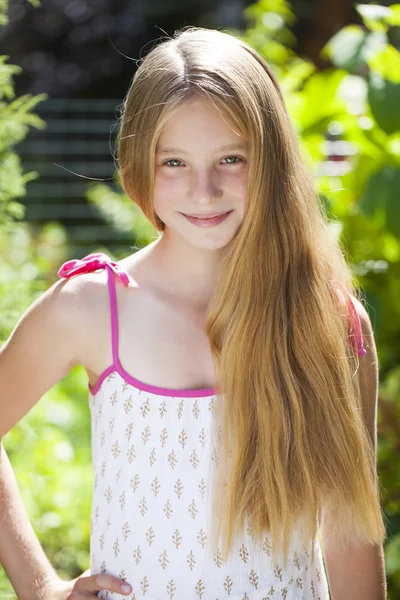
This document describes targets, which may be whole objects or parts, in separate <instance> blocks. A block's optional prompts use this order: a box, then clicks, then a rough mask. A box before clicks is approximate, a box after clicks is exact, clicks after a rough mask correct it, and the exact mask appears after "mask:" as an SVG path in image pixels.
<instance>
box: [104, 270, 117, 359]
mask: <svg viewBox="0 0 400 600" xmlns="http://www.w3.org/2000/svg"><path fill="white" fill-rule="evenodd" d="M107 266H109V265H107ZM107 284H108V293H109V297H110V312H111V346H112V357H113V364H114V365H118V363H119V359H118V306H117V292H116V289H115V279H114V273H113V271H112V269H111V268H109V269H107Z"/></svg>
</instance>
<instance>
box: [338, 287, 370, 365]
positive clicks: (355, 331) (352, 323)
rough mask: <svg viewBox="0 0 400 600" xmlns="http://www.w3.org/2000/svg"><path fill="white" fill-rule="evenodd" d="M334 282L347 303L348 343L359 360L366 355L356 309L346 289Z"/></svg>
mask: <svg viewBox="0 0 400 600" xmlns="http://www.w3.org/2000/svg"><path fill="white" fill-rule="evenodd" d="M334 281H335V283H336V284H338V286H339V287H340V289H341V290H342V291H343V292H344V294H345V298H346V301H347V309H348V313H349V328H348V332H349V336H350V343H351V345H352V347H353V349H354V350H355V352H357V355H358V356H359V357H360V358H361V357H362V356H364V355H365V354H366V353H367V351H366V349H365V347H364V341H363V335H362V328H361V321H360V317H359V316H358V312H357V309H356V307H355V305H354V302H353V300H352V298H351V294H350V293H349V291H348V290H347V288H346V287H345V286H344V285H343V283H342V282H341V281H339V280H338V279H334Z"/></svg>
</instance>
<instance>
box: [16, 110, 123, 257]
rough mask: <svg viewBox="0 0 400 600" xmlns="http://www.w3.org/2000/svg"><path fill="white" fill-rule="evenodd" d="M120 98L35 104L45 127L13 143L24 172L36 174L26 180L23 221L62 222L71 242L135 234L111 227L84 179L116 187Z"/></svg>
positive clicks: (108, 240) (96, 241)
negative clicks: (19, 141) (91, 195)
mask: <svg viewBox="0 0 400 600" xmlns="http://www.w3.org/2000/svg"><path fill="white" fill-rule="evenodd" d="M121 102H122V100H120V99H100V100H97V99H48V100H46V101H44V102H41V103H40V104H38V105H37V107H36V108H35V113H37V114H38V115H39V116H40V117H42V118H43V119H44V121H45V122H46V124H47V127H46V128H45V129H43V130H37V129H31V131H30V133H29V135H28V137H27V139H26V140H24V141H23V142H21V143H20V144H18V146H17V151H18V153H19V155H20V157H21V162H22V166H23V169H24V171H37V173H38V178H37V179H36V180H34V181H30V182H29V183H28V184H27V195H26V197H25V198H24V199H23V203H24V204H25V206H26V216H25V218H26V220H27V221H29V222H30V223H32V224H36V225H42V224H45V223H48V222H50V221H58V222H60V223H62V224H63V225H64V226H65V227H66V229H67V234H68V238H69V240H70V242H71V245H72V246H74V247H79V246H84V247H88V246H93V244H99V245H101V244H105V245H106V244H107V245H110V244H111V245H112V246H115V245H119V243H121V244H123V245H126V242H127V241H129V240H132V239H133V237H134V236H133V233H132V234H130V233H124V232H121V231H116V230H115V229H113V227H112V226H110V224H109V223H107V222H106V221H105V220H104V218H103V217H102V215H101V213H100V211H99V209H98V208H97V207H96V206H94V205H93V204H92V203H90V202H89V201H88V200H87V198H86V192H87V190H88V187H89V185H90V183H92V180H90V179H88V178H96V179H100V180H105V181H104V183H107V185H109V186H110V187H111V188H112V189H114V190H116V191H121V187H120V185H119V184H118V183H117V182H116V181H115V174H116V165H115V161H114V158H113V153H115V139H116V134H117V131H118V117H119V116H120V115H119V106H120V104H121ZM71 171H72V172H71ZM113 178H114V181H113V180H112V179H113Z"/></svg>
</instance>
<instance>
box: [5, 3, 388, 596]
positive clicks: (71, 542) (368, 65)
mask: <svg viewBox="0 0 400 600" xmlns="http://www.w3.org/2000/svg"><path fill="white" fill-rule="evenodd" d="M356 8H357V10H358V12H359V14H360V17H361V19H362V25H348V26H346V27H344V28H343V29H342V30H341V31H339V32H338V33H337V34H336V35H335V36H334V37H333V38H332V39H331V40H329V42H328V43H327V44H326V46H325V47H324V49H323V50H322V55H323V56H324V57H325V58H327V59H328V60H329V61H330V63H331V66H330V67H328V68H327V69H325V70H323V71H317V69H316V67H315V65H313V64H312V63H311V62H310V61H307V60H304V59H303V58H301V57H299V56H298V55H297V54H296V50H295V46H296V40H295V37H294V36H293V33H292V32H291V30H290V28H291V27H292V26H293V24H294V22H295V16H294V14H293V10H292V7H291V5H290V3H289V2H287V1H285V0H260V1H259V2H256V3H255V4H253V5H251V6H249V7H248V8H246V10H245V12H244V15H245V18H246V19H247V22H248V25H247V27H246V30H245V31H235V30H232V29H231V32H232V33H233V34H234V35H237V36H238V37H241V38H242V39H244V40H245V41H247V42H248V43H250V44H251V45H252V46H253V47H255V48H256V49H257V50H258V51H259V52H260V53H261V54H262V55H263V56H264V57H265V58H266V59H267V60H268V62H269V63H270V64H271V66H272V67H273V69H274V71H275V73H276V74H277V76H278V79H279V82H280V86H281V88H282V90H283V93H284V96H285V100H286V104H287V107H288V110H289V113H290V116H291V119H292V122H293V124H294V127H295V129H296V133H297V136H298V139H299V142H300V143H301V147H302V151H303V153H304V158H305V160H306V161H307V162H308V164H309V166H310V169H312V170H313V171H314V172H315V175H316V177H315V183H316V191H317V193H318V195H319V197H320V199H321V202H322V203H323V205H324V207H325V210H326V212H327V215H328V217H329V220H330V226H331V227H332V230H333V232H334V233H335V235H336V236H337V238H338V240H339V241H340V243H341V245H342V247H343V250H344V252H345V253H346V255H347V256H348V259H349V261H350V263H351V266H352V268H353V272H354V277H355V279H357V281H358V284H359V286H360V289H361V290H362V291H363V294H364V295H365V300H366V302H365V303H366V306H367V308H368V311H369V313H370V316H371V320H372V323H373V327H374V332H375V337H376V341H377V348H378V354H379V362H380V389H379V412H378V432H379V447H378V470H379V476H380V480H381V487H382V502H383V504H384V507H385V511H386V514H387V517H388V526H389V527H388V529H389V536H388V540H387V543H386V545H385V559H386V570H387V575H388V595H389V600H390V598H392V600H395V599H396V598H399V597H400V564H399V563H400V560H399V559H400V482H399V478H398V470H399V459H398V456H399V453H400V447H399V440H400V399H399V398H400V369H399V354H400V345H399V339H400V331H399V330H400V303H398V302H397V298H398V297H399V296H400V277H399V263H400V242H399V232H400V204H399V202H398V200H397V198H398V195H399V194H398V191H399V185H400V176H399V169H400V164H399V163H400V131H399V129H400V123H399V112H398V106H400V102H399V97H400V96H399V86H400V81H399V72H400V70H399V69H398V65H399V49H398V47H397V42H396V39H398V37H399V36H398V31H399V30H398V28H399V26H400V5H399V4H396V5H392V6H389V7H382V6H379V5H372V4H369V5H362V4H359V5H356ZM0 22H1V21H0ZM0 64H1V65H2V66H1V68H0V71H2V70H3V68H4V69H6V70H7V68H10V67H11V68H12V66H10V65H6V64H5V61H2V62H1V63H0ZM8 73H9V75H8V79H7V77H5V76H4V75H2V74H1V73H0V87H1V88H3V85H5V87H7V85H11V86H12V81H11V79H12V71H8ZM3 81H4V82H5V83H4V84H3V83H2V82H3ZM7 81H8V84H7ZM2 98H8V99H11V100H12V98H13V96H12V95H11V96H7V95H6V94H4V92H3V95H2ZM0 99H1V98H0ZM25 102H26V105H29V100H28V99H26V101H25ZM3 104H5V103H4V102H3V103H2V104H0V113H1V114H0V118H3V114H6V113H4V112H3ZM22 105H24V102H23V103H22ZM32 108H33V105H31V106H30V108H29V109H28V110H31V109H32ZM4 110H6V108H4ZM12 110H14V111H15V110H17V111H18V103H16V104H14V108H13V109H12ZM7 114H8V117H7V119H11V120H12V116H13V113H12V111H11V112H10V111H9V112H8V113H7ZM21 116H22V115H21ZM23 125H24V123H23V122H22V123H21V122H19V123H18V119H17V124H15V125H14V126H10V127H11V130H13V127H14V128H15V129H14V130H15V131H19V136H21V135H22V137H23V135H24V133H23V130H22V129H21V127H23ZM32 125H33V126H35V124H34V123H33V122H25V126H26V128H27V127H29V126H32ZM25 134H26V130H25ZM2 137H3V136H2V133H0V144H1V143H2V142H1V139H2ZM8 139H10V138H8ZM14 139H15V141H14V144H15V143H16V141H17V140H18V136H17V137H16V138H14ZM19 139H22V138H21V137H20V138H19ZM332 142H334V143H332ZM335 144H336V145H335ZM11 146H12V144H11V145H10V146H9V151H10V152H12V147H11ZM0 148H1V146H0ZM336 148H338V149H336ZM6 151H7V150H6ZM13 161H14V162H13ZM8 164H9V165H11V167H10V166H9V169H10V168H11V169H13V166H14V171H12V173H13V175H12V177H10V171H8V173H7V177H8V180H7V181H6V182H5V183H3V177H4V170H2V167H1V166H0V198H1V196H2V194H3V193H4V195H5V196H4V197H5V198H6V199H5V200H4V202H3V201H1V200H0V204H1V208H0V224H2V221H3V219H4V220H5V221H6V220H7V219H9V222H10V223H12V227H13V232H12V237H10V238H7V239H8V240H9V241H7V239H6V237H5V234H4V233H3V232H4V229H3V227H1V230H0V231H1V232H0V254H1V256H2V257H5V260H4V261H2V264H1V265H0V291H1V292H3V294H2V302H3V304H2V305H1V307H2V308H3V311H2V313H1V314H2V315H3V316H2V317H0V334H1V338H2V339H3V340H4V339H5V338H6V337H7V335H8V333H9V332H10V329H11V327H12V326H13V325H14V324H15V322H16V320H17V318H18V316H19V315H20V314H21V313H22V310H23V309H25V308H26V307H27V306H28V305H29V304H30V302H31V301H32V299H33V297H34V294H33V292H32V289H33V288H28V287H26V289H27V290H28V289H29V290H30V292H29V294H27V295H26V297H25V298H24V296H23V295H21V294H20V293H19V292H18V285H19V282H20V281H23V282H30V283H32V285H33V284H34V283H35V285H36V286H37V287H36V288H35V290H36V293H37V292H38V290H39V292H41V291H42V290H43V289H44V288H45V287H46V286H47V284H48V283H51V281H52V280H53V279H54V277H53V275H54V271H55V269H56V265H57V266H58V265H59V264H60V262H61V261H62V260H64V258H65V253H66V236H65V233H64V231H63V229H62V227H60V226H59V225H58V224H57V223H51V224H48V226H47V227H46V228H45V229H44V230H42V231H40V232H39V233H38V232H37V231H35V230H32V229H31V228H30V227H29V226H28V225H27V224H26V223H18V224H17V226H15V223H14V221H15V220H17V218H21V217H22V214H23V213H22V208H18V206H15V207H14V208H12V205H11V209H9V208H5V205H6V204H10V203H12V202H15V199H16V198H18V197H22V196H23V194H24V191H25V188H24V184H23V182H24V179H23V177H24V175H23V174H22V172H21V170H20V168H19V171H18V165H19V162H18V159H17V158H14V159H11V160H10V162H9V163H8ZM25 177H26V179H25V182H26V181H28V180H29V177H31V175H29V174H27V175H25ZM9 179H14V180H15V181H14V182H10V181H9ZM21 182H22V183H21ZM3 189H4V190H5V191H4V192H3V191H2V190H3ZM7 189H8V191H7ZM15 191H16V192H15ZM7 194H8V196H7ZM7 198H8V200H7ZM88 199H89V201H90V202H92V203H93V204H95V205H96V206H97V207H98V208H99V209H100V211H101V213H102V215H103V217H104V220H105V221H106V222H108V223H110V224H112V225H113V226H114V227H115V228H116V229H117V230H120V231H126V230H127V228H128V229H132V230H133V231H134V234H135V236H136V239H137V240H138V244H139V246H140V247H143V246H145V245H147V244H148V243H149V242H150V241H152V240H153V239H155V238H156V237H157V235H158V232H157V231H156V230H155V229H154V228H153V227H152V225H151V224H150V223H149V222H148V221H147V219H146V218H145V217H144V215H143V213H142V212H141V211H140V209H139V208H138V207H137V206H136V205H135V204H134V203H133V202H132V200H131V199H129V198H128V197H127V196H126V195H125V194H123V193H122V192H121V193H118V192H116V191H114V190H112V189H111V188H110V187H109V186H107V185H105V184H95V185H92V186H91V187H90V188H89V189H88ZM13 211H14V212H13ZM18 211H20V212H18ZM99 250H101V249H99ZM104 251H107V249H104ZM30 254H32V256H33V258H31V257H30V256H29V255H30ZM16 265H17V266H18V268H16ZM44 274H46V277H47V281H46V282H45V281H43V280H42V281H41V282H40V286H39V288H38V278H39V276H42V277H44ZM4 315H6V316H4ZM39 436H40V437H39ZM6 438H7V439H6V444H5V445H6V448H7V451H8V453H9V455H10V458H11V460H12V464H13V467H14V469H15V472H16V475H17V478H18V481H19V483H20V486H21V493H22V496H23V498H24V501H25V504H26V506H27V509H28V513H29V514H30V517H31V519H32V523H33V525H34V527H35V530H36V532H37V533H38V535H39V538H40V539H41V541H42V543H43V545H44V548H45V551H46V553H47V554H48V556H49V558H50V559H51V561H52V562H53V564H54V565H55V567H56V568H57V570H58V571H59V573H60V574H61V575H65V576H66V577H70V578H72V577H76V576H77V575H78V574H79V573H80V572H81V571H83V570H85V569H86V568H88V566H89V517H90V500H91V496H90V488H91V483H92V472H91V466H90V413H89V408H88V403H87V377H86V374H85V373H84V370H83V368H81V367H77V368H76V369H74V370H73V371H72V372H71V373H70V374H69V375H68V377H66V378H65V379H64V380H63V381H62V382H59V384H57V386H55V387H54V388H53V389H52V390H50V391H49V393H48V394H46V396H45V397H44V398H43V399H42V400H41V401H40V402H39V403H38V405H37V406H36V407H35V408H34V409H32V411H30V413H28V415H26V417H25V418H24V419H23V420H22V421H21V422H20V423H19V424H18V425H17V426H16V427H15V428H13V430H12V431H11V432H9V434H8V435H7V436H6ZM27 456H29V463H28V464H29V466H28V468H27V462H28V461H27V458H26V457H27ZM3 584H4V577H3V578H2V577H0V590H1V588H2V586H3ZM7 589H8V588H7ZM7 593H9V591H8V592H7ZM1 597H2V598H3V597H4V598H6V597H7V596H6V595H4V594H3V595H2V596H1ZM9 597H10V598H11V597H14V596H9Z"/></svg>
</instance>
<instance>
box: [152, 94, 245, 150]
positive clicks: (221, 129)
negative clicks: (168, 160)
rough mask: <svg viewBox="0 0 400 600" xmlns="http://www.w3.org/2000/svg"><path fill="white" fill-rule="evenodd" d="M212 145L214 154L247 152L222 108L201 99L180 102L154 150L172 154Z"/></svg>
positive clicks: (163, 129)
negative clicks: (233, 151)
mask: <svg viewBox="0 0 400 600" xmlns="http://www.w3.org/2000/svg"><path fill="white" fill-rule="evenodd" d="M199 144H207V145H212V146H213V147H215V148H216V149H217V150H222V151H223V150H229V149H230V148H233V147H235V148H238V147H240V148H241V149H243V150H245V149H246V148H247V139H246V136H245V135H244V134H243V133H242V132H241V131H240V130H239V128H238V126H237V125H236V124H235V123H234V122H233V120H232V118H231V116H230V115H229V113H228V112H227V111H224V110H223V108H220V107H217V106H215V105H214V104H213V103H211V102H208V101H206V100H203V99H196V100H190V101H184V102H182V103H181V104H180V105H179V106H178V107H176V108H175V109H174V110H173V112H172V113H171V114H170V115H169V117H168V118H167V120H166V122H165V123H164V125H163V127H162V129H161V132H160V135H159V136H158V140H157V144H156V150H157V152H160V153H166V152H175V151H178V150H180V149H182V145H184V146H196V145H199Z"/></svg>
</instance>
